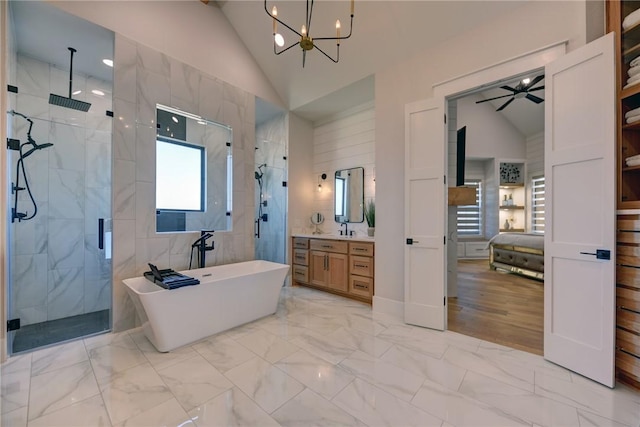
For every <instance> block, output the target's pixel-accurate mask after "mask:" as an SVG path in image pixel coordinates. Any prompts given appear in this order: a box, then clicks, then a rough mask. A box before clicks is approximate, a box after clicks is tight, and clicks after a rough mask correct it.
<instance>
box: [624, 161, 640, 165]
mask: <svg viewBox="0 0 640 427" xmlns="http://www.w3.org/2000/svg"><path fill="white" fill-rule="evenodd" d="M626 163H627V166H638V165H640V160H630V161H628V162H626Z"/></svg>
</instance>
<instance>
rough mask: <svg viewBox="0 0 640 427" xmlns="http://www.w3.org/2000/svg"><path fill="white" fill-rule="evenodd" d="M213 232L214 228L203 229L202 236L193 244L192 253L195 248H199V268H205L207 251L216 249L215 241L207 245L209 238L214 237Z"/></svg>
mask: <svg viewBox="0 0 640 427" xmlns="http://www.w3.org/2000/svg"><path fill="white" fill-rule="evenodd" d="M213 232H214V231H213V230H201V231H200V237H199V238H198V239H197V240H196V241H195V242H193V244H192V245H191V255H193V250H194V249H196V248H197V249H198V268H204V264H205V255H206V253H207V252H208V251H212V250H213V249H214V246H215V242H211V245H210V246H207V239H209V238H210V237H213ZM189 269H191V260H189Z"/></svg>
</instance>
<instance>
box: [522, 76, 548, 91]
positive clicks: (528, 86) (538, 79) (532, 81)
mask: <svg viewBox="0 0 640 427" xmlns="http://www.w3.org/2000/svg"><path fill="white" fill-rule="evenodd" d="M542 79H544V74H540V75H539V76H536V77H534V78H533V80H531V81H530V82H529V84H528V85H526V86H525V87H524V90H528V89H529V88H532V87H534V86H535V85H536V84H537V83H538V82H539V81H540V80H542Z"/></svg>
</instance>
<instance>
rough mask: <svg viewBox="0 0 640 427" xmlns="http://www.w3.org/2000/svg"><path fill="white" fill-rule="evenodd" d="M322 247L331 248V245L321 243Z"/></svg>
mask: <svg viewBox="0 0 640 427" xmlns="http://www.w3.org/2000/svg"><path fill="white" fill-rule="evenodd" d="M322 247H323V248H327V249H332V248H333V246H332V245H322Z"/></svg>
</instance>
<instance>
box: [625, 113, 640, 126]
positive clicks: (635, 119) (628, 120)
mask: <svg viewBox="0 0 640 427" xmlns="http://www.w3.org/2000/svg"><path fill="white" fill-rule="evenodd" d="M637 121H640V115H638V116H631V117H629V118H628V119H627V124H628V125H630V124H631V123H635V122H637Z"/></svg>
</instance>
